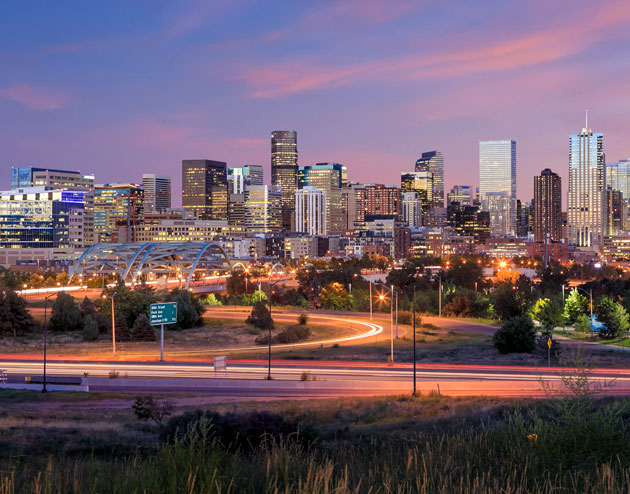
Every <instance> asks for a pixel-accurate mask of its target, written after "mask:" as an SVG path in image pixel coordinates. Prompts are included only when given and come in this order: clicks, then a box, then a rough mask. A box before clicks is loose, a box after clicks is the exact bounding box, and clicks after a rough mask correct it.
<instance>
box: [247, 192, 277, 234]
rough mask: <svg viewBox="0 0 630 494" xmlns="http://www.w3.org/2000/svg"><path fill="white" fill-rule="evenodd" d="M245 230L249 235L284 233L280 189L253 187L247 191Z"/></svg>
mask: <svg viewBox="0 0 630 494" xmlns="http://www.w3.org/2000/svg"><path fill="white" fill-rule="evenodd" d="M244 208H245V220H244V223H245V228H246V229H247V233H248V234H257V233H273V232H280V231H282V191H281V190H280V187H276V186H273V185H271V186H269V185H251V186H249V187H247V189H246V190H245V204H244Z"/></svg>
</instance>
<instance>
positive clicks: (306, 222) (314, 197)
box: [295, 186, 328, 236]
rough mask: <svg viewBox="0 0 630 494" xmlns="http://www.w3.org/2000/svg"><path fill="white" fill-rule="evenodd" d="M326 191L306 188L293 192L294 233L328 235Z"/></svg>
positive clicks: (311, 187)
mask: <svg viewBox="0 0 630 494" xmlns="http://www.w3.org/2000/svg"><path fill="white" fill-rule="evenodd" d="M326 199H327V198H326V191H324V190H319V189H317V187H313V186H306V187H303V188H301V189H298V190H296V191H295V231H296V232H301V233H308V234H309V235H319V236H326V235H328V228H327V227H328V222H327V221H326V206H327V200H326Z"/></svg>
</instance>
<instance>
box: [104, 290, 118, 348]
mask: <svg viewBox="0 0 630 494" xmlns="http://www.w3.org/2000/svg"><path fill="white" fill-rule="evenodd" d="M114 297H116V293H115V292H114V293H112V295H111V299H112V357H113V358H116V314H115V313H114ZM103 298H104V299H107V296H106V295H103Z"/></svg>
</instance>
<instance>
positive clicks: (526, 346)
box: [492, 314, 536, 353]
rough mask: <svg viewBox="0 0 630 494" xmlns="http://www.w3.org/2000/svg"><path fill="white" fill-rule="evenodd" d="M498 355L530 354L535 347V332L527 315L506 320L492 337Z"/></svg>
mask: <svg viewBox="0 0 630 494" xmlns="http://www.w3.org/2000/svg"><path fill="white" fill-rule="evenodd" d="M492 341H493V342H494V346H495V347H496V348H497V350H499V352H500V353H531V352H532V351H533V350H534V348H535V347H536V330H535V329H534V323H533V322H532V319H531V317H529V316H528V315H527V314H525V315H521V316H516V317H513V318H511V319H508V320H507V321H505V322H504V323H503V325H502V326H501V328H500V329H499V330H498V331H497V332H496V333H494V336H493V337H492Z"/></svg>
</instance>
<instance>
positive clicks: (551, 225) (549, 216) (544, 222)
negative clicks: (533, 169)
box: [534, 168, 562, 242]
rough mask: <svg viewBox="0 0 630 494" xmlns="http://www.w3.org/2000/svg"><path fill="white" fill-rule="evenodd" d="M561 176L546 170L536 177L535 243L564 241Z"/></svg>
mask: <svg viewBox="0 0 630 494" xmlns="http://www.w3.org/2000/svg"><path fill="white" fill-rule="evenodd" d="M561 182H562V181H561V179H560V176H559V175H558V174H556V173H554V172H552V171H551V170H550V169H549V168H545V169H544V170H543V171H541V172H540V175H538V176H535V177H534V241H536V242H544V241H545V235H548V240H549V241H550V242H560V241H561V240H562V184H561Z"/></svg>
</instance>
